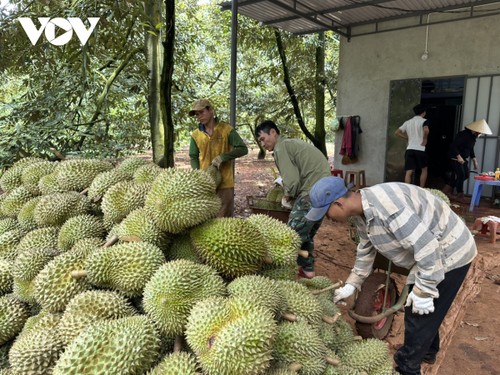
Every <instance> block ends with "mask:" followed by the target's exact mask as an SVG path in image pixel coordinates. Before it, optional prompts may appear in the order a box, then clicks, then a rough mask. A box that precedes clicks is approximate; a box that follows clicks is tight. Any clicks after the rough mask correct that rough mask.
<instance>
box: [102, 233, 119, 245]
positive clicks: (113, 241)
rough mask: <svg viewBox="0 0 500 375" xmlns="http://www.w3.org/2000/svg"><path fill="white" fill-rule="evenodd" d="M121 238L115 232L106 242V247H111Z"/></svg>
mask: <svg viewBox="0 0 500 375" xmlns="http://www.w3.org/2000/svg"><path fill="white" fill-rule="evenodd" d="M118 240H119V238H118V236H117V235H116V234H115V235H113V236H112V237H111V238H110V239H109V240H108V241H106V243H105V244H104V247H110V246H113V245H114V244H115V243H117V242H118Z"/></svg>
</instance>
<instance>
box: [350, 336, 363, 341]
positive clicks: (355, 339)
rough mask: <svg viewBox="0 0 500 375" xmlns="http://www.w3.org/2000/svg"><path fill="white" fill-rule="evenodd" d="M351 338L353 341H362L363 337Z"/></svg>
mask: <svg viewBox="0 0 500 375" xmlns="http://www.w3.org/2000/svg"><path fill="white" fill-rule="evenodd" d="M352 339H353V340H354V341H363V338H362V337H361V336H354V337H353V338H352Z"/></svg>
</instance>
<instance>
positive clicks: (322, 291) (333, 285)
mask: <svg viewBox="0 0 500 375" xmlns="http://www.w3.org/2000/svg"><path fill="white" fill-rule="evenodd" d="M342 284H344V283H343V282H342V281H340V280H339V281H338V282H337V283H336V284H332V285H329V286H327V287H326V288H323V289H317V290H313V291H312V292H311V294H314V295H315V296H316V295H318V294H321V293H324V292H327V291H329V290H331V289H337V288H340V287H341V286H342Z"/></svg>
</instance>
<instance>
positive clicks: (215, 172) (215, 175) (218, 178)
mask: <svg viewBox="0 0 500 375" xmlns="http://www.w3.org/2000/svg"><path fill="white" fill-rule="evenodd" d="M205 172H207V173H208V175H209V176H210V177H211V178H212V179H213V180H214V182H215V187H216V188H217V187H219V185H220V183H221V182H222V174H221V173H220V171H219V168H217V167H216V166H215V165H210V166H209V167H208V168H207V169H205Z"/></svg>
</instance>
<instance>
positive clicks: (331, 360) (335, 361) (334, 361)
mask: <svg viewBox="0 0 500 375" xmlns="http://www.w3.org/2000/svg"><path fill="white" fill-rule="evenodd" d="M325 361H326V363H328V364H329V365H332V366H338V365H340V361H339V360H338V359H337V358H332V357H328V356H326V357H325ZM367 375H368V374H367Z"/></svg>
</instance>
